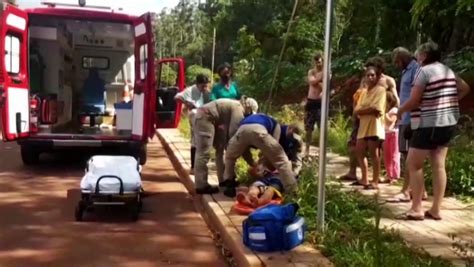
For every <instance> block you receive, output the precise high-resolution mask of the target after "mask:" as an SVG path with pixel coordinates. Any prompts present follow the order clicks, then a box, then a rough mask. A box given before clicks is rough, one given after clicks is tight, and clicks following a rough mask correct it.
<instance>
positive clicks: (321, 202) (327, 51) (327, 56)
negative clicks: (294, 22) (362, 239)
mask: <svg viewBox="0 0 474 267" xmlns="http://www.w3.org/2000/svg"><path fill="white" fill-rule="evenodd" d="M333 9H334V8H333V5H332V0H327V4H326V30H325V35H324V39H325V40H324V68H323V73H324V76H323V97H322V105H321V127H320V137H319V182H318V218H317V219H318V220H317V222H318V228H319V230H320V231H324V206H325V196H324V185H325V182H326V144H327V132H328V115H329V96H330V92H331V90H330V88H329V85H330V84H329V83H330V77H331V39H332V18H333Z"/></svg>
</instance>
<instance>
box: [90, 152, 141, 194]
mask: <svg viewBox="0 0 474 267" xmlns="http://www.w3.org/2000/svg"><path fill="white" fill-rule="evenodd" d="M139 168H140V167H139V165H138V162H137V160H136V159H135V158H134V157H130V156H93V157H92V158H91V159H90V160H89V162H88V171H87V170H86V173H85V175H84V177H83V178H82V180H81V190H82V192H83V193H95V187H96V184H97V180H98V179H99V178H100V177H101V176H104V175H113V176H118V177H120V178H121V179H122V182H123V191H124V193H132V192H138V191H139V190H140V188H141V187H142V181H141V177H140V170H139ZM119 192H120V181H119V180H118V179H115V178H103V179H101V180H100V183H99V193H104V194H118V193H119Z"/></svg>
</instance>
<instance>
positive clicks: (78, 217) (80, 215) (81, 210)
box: [74, 202, 85, 222]
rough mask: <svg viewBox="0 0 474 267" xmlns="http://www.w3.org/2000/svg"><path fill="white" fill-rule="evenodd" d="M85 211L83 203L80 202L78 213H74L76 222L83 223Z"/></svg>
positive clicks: (77, 208)
mask: <svg viewBox="0 0 474 267" xmlns="http://www.w3.org/2000/svg"><path fill="white" fill-rule="evenodd" d="M84 210H85V208H84V205H83V204H82V202H79V204H77V206H76V211H75V213H74V216H75V218H76V221H78V222H82V218H83V215H84Z"/></svg>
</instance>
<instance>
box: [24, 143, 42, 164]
mask: <svg viewBox="0 0 474 267" xmlns="http://www.w3.org/2000/svg"><path fill="white" fill-rule="evenodd" d="M39 156H40V153H39V152H38V151H36V150H35V149H33V148H31V147H28V146H21V160H22V161H23V164H25V165H34V164H38V163H39Z"/></svg>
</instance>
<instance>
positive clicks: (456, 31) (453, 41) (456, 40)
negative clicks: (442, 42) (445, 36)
mask: <svg viewBox="0 0 474 267" xmlns="http://www.w3.org/2000/svg"><path fill="white" fill-rule="evenodd" d="M461 24H462V23H461V19H460V18H459V16H456V17H455V19H454V25H453V30H452V32H451V36H450V38H449V42H448V47H447V52H448V53H449V52H453V51H456V50H457V49H458V48H460V47H462V46H464V44H463V43H462V39H463V35H464V34H463V31H462V30H461V29H460V28H461V26H462V25H461ZM465 40H467V39H465ZM460 42H461V43H460ZM466 45H467V43H466Z"/></svg>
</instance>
